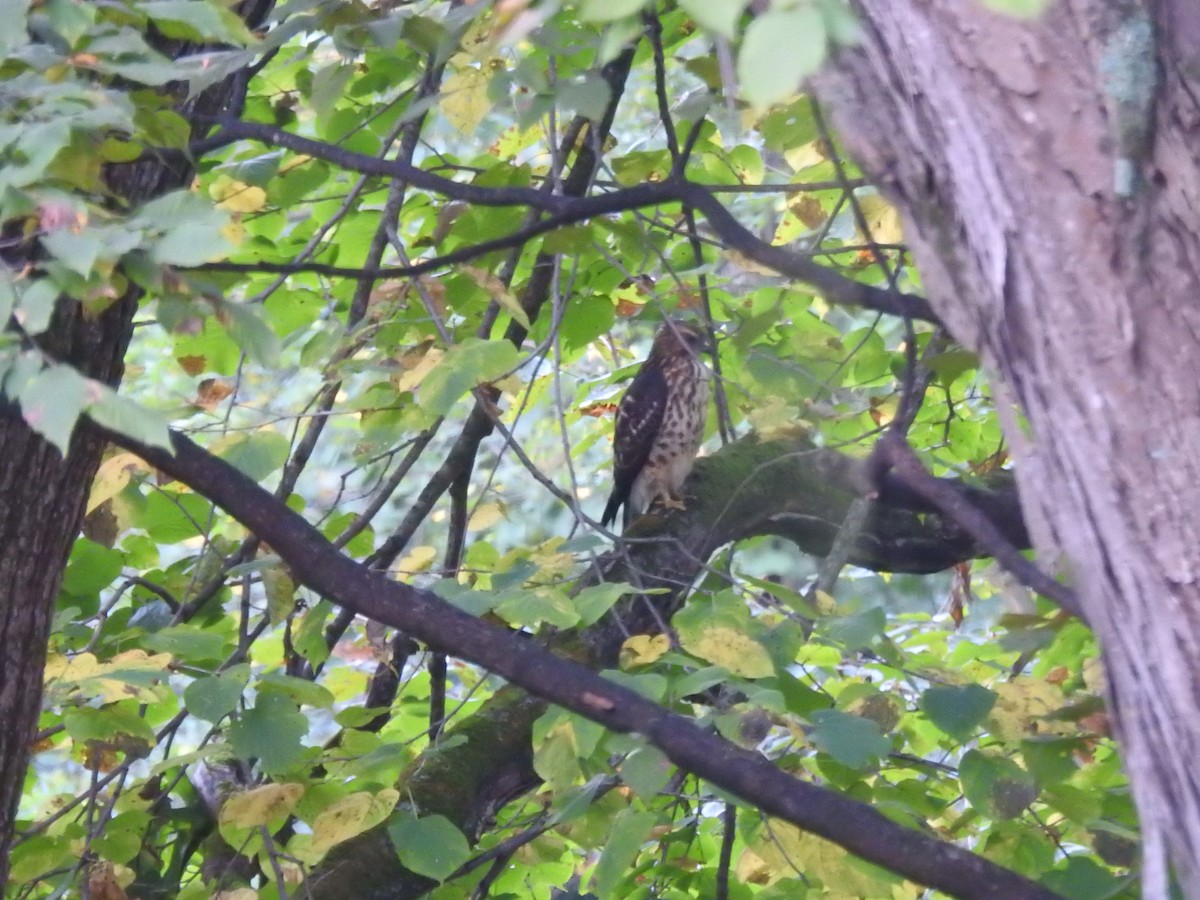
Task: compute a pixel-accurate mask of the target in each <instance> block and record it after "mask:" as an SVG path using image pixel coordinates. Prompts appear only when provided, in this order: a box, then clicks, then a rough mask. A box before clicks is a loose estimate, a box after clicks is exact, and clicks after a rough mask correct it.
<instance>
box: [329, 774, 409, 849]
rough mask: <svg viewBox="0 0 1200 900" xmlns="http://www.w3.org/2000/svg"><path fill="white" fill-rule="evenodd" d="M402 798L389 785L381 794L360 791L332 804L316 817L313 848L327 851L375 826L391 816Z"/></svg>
mask: <svg viewBox="0 0 1200 900" xmlns="http://www.w3.org/2000/svg"><path fill="white" fill-rule="evenodd" d="M399 798H400V794H399V792H398V791H396V790H395V789H393V788H388V789H387V790H383V791H380V792H379V793H378V794H372V793H369V792H367V791H358V792H357V793H354V794H350V795H349V796H346V797H343V798H341V799H340V800H338V801H336V802H335V803H332V804H330V806H328V807H327V808H326V809H324V810H323V811H322V812H321V813H320V814H319V815H318V816H317V817H316V819H314V820H313V823H312V829H313V834H312V849H313V851H315V852H317V853H325V852H327V851H328V850H330V848H332V847H335V846H336V845H338V844H340V843H342V842H343V841H348V840H350V838H352V837H356V836H357V835H360V834H362V833H363V832H364V831H366V830H367V829H369V828H373V827H375V826H376V825H377V824H379V823H380V822H382V821H383V820H384V819H386V818H387V817H388V815H389V814H390V813H391V811H392V809H393V808H394V807H395V806H396V801H397V800H398V799H399Z"/></svg>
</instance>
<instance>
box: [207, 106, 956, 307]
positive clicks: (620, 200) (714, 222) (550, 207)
mask: <svg viewBox="0 0 1200 900" xmlns="http://www.w3.org/2000/svg"><path fill="white" fill-rule="evenodd" d="M219 122H220V124H221V130H220V131H219V132H218V133H217V135H215V136H214V138H213V139H212V140H214V141H216V140H218V139H222V140H221V141H218V145H219V144H220V143H222V142H223V143H234V142H236V141H239V140H255V141H259V142H261V143H264V144H269V145H271V146H275V147H282V148H284V149H286V150H291V151H293V152H294V153H302V154H304V155H307V156H312V157H314V158H317V159H323V160H325V161H327V162H331V163H334V164H336V165H339V166H341V167H343V168H345V169H349V170H351V171H354V172H358V173H360V174H363V175H377V176H380V177H383V178H402V179H404V180H405V181H406V182H408V183H409V184H411V185H412V186H414V187H417V188H421V189H423V190H427V191H431V192H433V193H436V194H440V195H441V196H444V197H450V198H452V199H455V200H461V201H464V202H467V203H473V204H477V205H479V206H525V207H527V208H529V209H531V210H537V211H539V212H545V213H548V214H549V218H546V219H544V220H542V221H539V222H535V223H532V224H530V225H529V226H527V227H525V228H521V229H518V230H517V231H514V232H512V233H511V234H508V235H504V236H502V237H499V238H494V239H492V240H488V241H483V242H481V243H479V244H475V245H473V246H471V247H464V248H461V249H459V250H456V251H454V252H452V253H448V254H445V255H444V256H440V257H436V258H434V259H429V260H423V261H421V262H417V263H413V264H412V265H407V266H389V267H376V268H353V267H346V266H334V265H326V264H323V263H295V264H287V263H266V262H260V263H230V262H214V263H207V264H205V265H203V266H200V267H198V268H200V269H207V270H211V271H220V272H246V271H253V272H275V273H281V274H293V273H296V272H315V273H319V274H323V275H327V276H330V277H344V278H363V277H370V278H410V277H413V276H416V275H420V274H422V273H424V272H429V271H431V270H434V269H439V268H442V267H444V266H448V265H453V264H455V263H460V262H465V261H466V260H469V259H474V258H476V257H479V256H482V255H484V254H486V253H492V252H495V251H497V250H504V249H509V248H512V247H518V246H521V245H522V244H524V243H525V242H526V241H528V240H530V239H532V238H534V237H537V236H538V235H541V234H545V233H547V232H549V231H553V230H555V229H557V228H561V227H563V226H566V225H571V224H575V223H577V222H583V221H586V220H588V219H593V218H596V217H598V216H605V215H611V214H613V213H618V212H626V211H628V210H632V209H640V208H643V207H647V206H661V205H663V204H668V203H682V204H684V205H685V206H691V207H694V208H695V209H697V210H699V211H700V212H701V213H702V214H703V215H704V218H705V219H706V220H707V221H708V224H709V226H710V227H711V228H712V230H713V231H714V232H715V233H716V234H717V235H718V236H719V237H720V238H721V239H722V240H723V241H725V243H726V244H727V245H728V246H729V247H730V248H732V249H734V250H736V251H738V252H739V253H741V254H743V255H744V256H746V257H747V258H748V259H751V260H753V261H754V262H757V263H759V264H761V265H764V266H767V267H768V268H771V269H773V270H775V271H776V272H778V273H779V274H780V275H785V276H787V277H789V278H794V279H796V280H798V281H803V282H805V283H806V284H809V285H811V286H812V287H814V288H816V289H817V290H818V291H820V292H821V294H822V295H823V296H824V297H825V298H826V299H827V300H829V301H830V302H832V303H838V304H842V305H846V306H857V307H861V308H863V309H870V310H874V311H876V312H882V313H887V314H889V315H897V316H906V317H909V318H913V319H920V320H922V321H927V322H934V323H938V322H939V320H938V317H937V315H936V313H934V311H933V309H932V307H930V305H929V303H928V302H927V301H926V300H925V298H923V297H920V296H917V295H916V294H906V293H902V292H900V291H892V290H889V289H887V288H880V287H875V286H873V285H868V284H861V283H859V282H857V281H853V280H851V279H849V278H846V277H845V276H842V275H839V274H838V273H837V272H835V271H833V270H832V269H827V268H826V267H824V266H822V265H819V264H818V263H816V262H814V261H813V260H812V258H811V257H809V256H806V255H804V254H800V253H795V252H793V251H791V250H788V249H786V248H784V247H777V246H775V245H773V244H769V243H767V242H766V241H763V240H760V239H759V238H758V237H757V236H756V235H755V234H754V233H753V232H751V231H750V230H749V229H748V228H746V227H745V226H744V225H742V224H741V223H740V222H738V220H737V219H736V218H735V217H734V216H733V214H732V213H730V212H729V210H728V209H726V208H725V206H724V205H723V204H722V203H721V202H720V201H719V200H718V199H717V197H716V195H715V194H714V193H713V190H712V189H710V188H709V187H708V186H706V185H703V184H697V183H695V182H692V181H688V180H687V179H685V178H682V177H674V176H673V177H671V178H668V179H665V180H663V181H659V182H645V183H643V184H639V185H635V186H633V187H628V188H621V189H619V190H615V191H610V192H608V193H605V194H594V195H591V196H587V197H572V196H567V195H563V194H554V193H550V192H548V191H543V190H541V189H538V188H526V187H496V188H492V187H480V186H479V185H474V184H464V183H463V182H461V181H455V180H453V179H451V178H446V177H444V176H442V175H436V174H434V173H433V172H429V171H427V170H425V169H422V168H420V167H419V166H414V165H412V164H410V163H408V162H406V161H404V160H402V159H381V158H380V157H376V156H368V155H366V154H363V153H356V152H354V151H352V150H346V149H343V148H341V147H336V146H333V145H331V144H327V143H323V142H321V141H315V140H312V139H311V138H305V137H301V136H300V135H297V134H293V133H291V132H289V131H285V130H284V129H282V128H275V127H273V126H270V125H259V124H253V123H249V122H242V121H239V120H235V119H220V120H219ZM210 143H211V142H210Z"/></svg>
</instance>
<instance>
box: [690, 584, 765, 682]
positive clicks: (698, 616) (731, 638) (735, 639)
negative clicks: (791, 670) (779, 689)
mask: <svg viewBox="0 0 1200 900" xmlns="http://www.w3.org/2000/svg"><path fill="white" fill-rule="evenodd" d="M671 624H672V625H674V626H675V629H676V631H677V632H678V634H679V643H680V645H681V646H682V647H683V649H684V650H686V651H687V652H688V653H691V654H692V655H693V656H697V657H699V658H700V659H703V660H705V661H706V662H710V663H713V664H715V665H718V666H722V667H723V668H725V669H727V670H729V671H730V672H732V673H733V674H735V675H739V676H741V677H742V678H767V677H769V676H771V675H774V674H775V663H774V662H773V661H772V660H771V653H770V651H769V650H767V648H766V647H765V646H763V644H762V643H761V642H759V641H758V640H756V639H755V638H753V637H751V636H750V634H748V633H747V632H749V631H750V630H751V628H752V627H753V623H752V622H751V620H750V615H749V613H748V612H746V611H745V609H744V608H742V609H737V608H734V607H732V606H730V605H728V604H724V605H720V606H718V605H717V604H708V603H703V602H697V603H690V604H688V605H687V606H685V607H684V608H683V609H682V610H680V611H679V612H678V613H676V614H675V618H674V619H673V620H672V622H671Z"/></svg>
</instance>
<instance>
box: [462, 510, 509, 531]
mask: <svg viewBox="0 0 1200 900" xmlns="http://www.w3.org/2000/svg"><path fill="white" fill-rule="evenodd" d="M503 518H504V507H503V506H501V505H500V504H499V503H485V504H483V505H482V506H480V507H479V508H478V509H476V510H475V512H473V513H471V520H470V521H469V522H467V528H468V529H470V530H471V531H483V529H485V528H491V527H492V526H493V525H495V524H496V523H497V522H499V521H500V520H501V519H503Z"/></svg>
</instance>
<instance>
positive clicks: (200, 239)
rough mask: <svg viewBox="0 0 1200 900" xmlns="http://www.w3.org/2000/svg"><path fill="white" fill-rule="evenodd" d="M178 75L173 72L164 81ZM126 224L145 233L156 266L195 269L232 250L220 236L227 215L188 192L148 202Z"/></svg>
mask: <svg viewBox="0 0 1200 900" xmlns="http://www.w3.org/2000/svg"><path fill="white" fill-rule="evenodd" d="M178 75H179V73H178V71H175V72H173V73H172V77H171V78H169V79H168V80H175V79H176V78H178ZM130 224H131V225H133V226H136V227H141V228H143V229H145V231H146V233H147V235H148V236H149V246H148V250H149V252H150V258H151V260H152V261H153V262H155V263H158V264H160V265H171V266H198V265H200V264H201V263H206V262H209V261H210V260H213V259H218V258H220V257H223V256H225V255H226V254H227V253H229V251H230V250H231V249H232V245H231V244H230V243H229V240H228V238H226V237H225V233H224V229H225V228H226V227H227V226H228V224H229V214H228V213H226V212H225V211H224V210H221V209H217V208H216V207H215V206H213V204H211V203H210V202H208V201H207V200H205V199H204V198H202V197H199V196H197V195H196V194H193V193H190V192H189V191H173V192H172V193H169V194H165V195H164V196H162V197H159V198H157V199H155V200H151V201H150V202H149V203H146V204H144V205H143V206H142V207H141V209H139V210H138V212H137V215H136V216H135V217H134V218H133V220H132V221H131V223H130Z"/></svg>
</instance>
